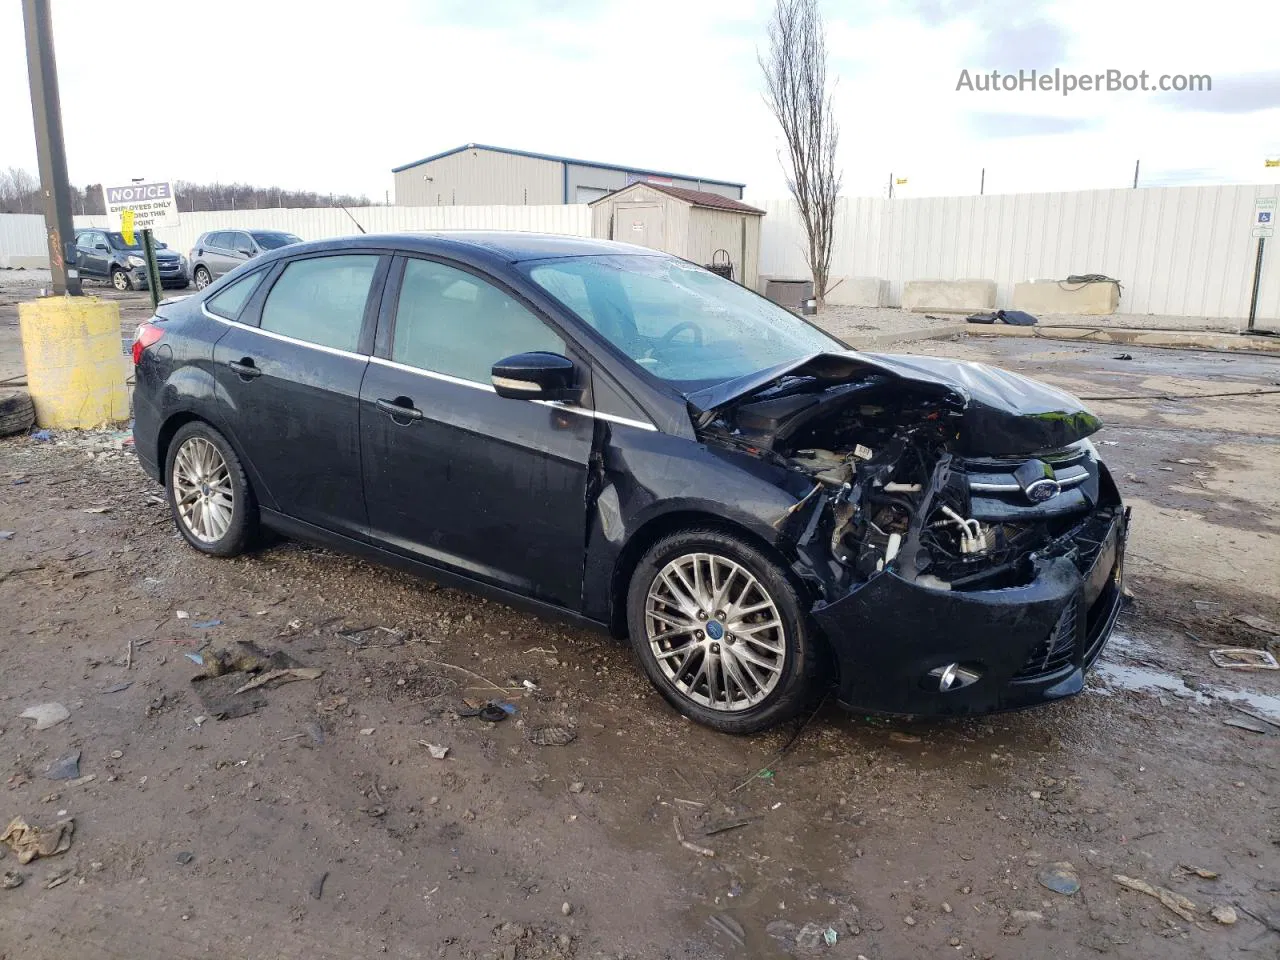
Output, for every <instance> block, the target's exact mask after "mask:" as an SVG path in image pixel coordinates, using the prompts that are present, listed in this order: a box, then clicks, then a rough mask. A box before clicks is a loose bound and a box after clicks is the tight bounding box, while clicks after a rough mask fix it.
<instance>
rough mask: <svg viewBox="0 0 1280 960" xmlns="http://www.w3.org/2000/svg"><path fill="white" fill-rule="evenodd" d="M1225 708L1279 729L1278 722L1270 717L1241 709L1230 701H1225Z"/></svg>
mask: <svg viewBox="0 0 1280 960" xmlns="http://www.w3.org/2000/svg"><path fill="white" fill-rule="evenodd" d="M1227 706H1228V707H1230V708H1231V709H1232V710H1236V711H1239V712H1240V713H1243V714H1244V715H1245V716H1246V717H1252V718H1253V719H1254V720H1261V721H1262V722H1263V723H1269V724H1271V726H1273V727H1277V728H1280V720H1273V719H1271V717H1268V716H1266V715H1265V714H1261V713H1254V712H1253V711H1252V710H1250V709H1248V708H1247V707H1242V706H1240V704H1238V703H1232V702H1231V701H1230V700H1228V701H1227Z"/></svg>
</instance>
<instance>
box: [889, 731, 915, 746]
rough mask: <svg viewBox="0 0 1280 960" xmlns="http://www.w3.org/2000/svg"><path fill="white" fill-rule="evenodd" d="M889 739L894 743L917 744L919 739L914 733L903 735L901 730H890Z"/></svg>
mask: <svg viewBox="0 0 1280 960" xmlns="http://www.w3.org/2000/svg"><path fill="white" fill-rule="evenodd" d="M889 739H890V740H892V741H893V742H894V743H919V742H920V738H919V737H917V736H916V735H915V734H914V733H903V732H902V731H901V730H891V731H890V732H889Z"/></svg>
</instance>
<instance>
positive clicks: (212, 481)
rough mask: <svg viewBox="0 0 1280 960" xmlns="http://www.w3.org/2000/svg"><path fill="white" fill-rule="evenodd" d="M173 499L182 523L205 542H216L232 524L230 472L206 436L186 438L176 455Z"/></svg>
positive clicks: (232, 502) (233, 493) (233, 508)
mask: <svg viewBox="0 0 1280 960" xmlns="http://www.w3.org/2000/svg"><path fill="white" fill-rule="evenodd" d="M173 501H174V503H175V504H177V507H178V518H179V519H180V520H181V521H182V525H183V526H184V527H186V528H187V530H188V531H190V532H191V535H192V536H194V537H195V538H196V539H197V540H199V541H201V542H202V543H217V542H218V541H219V540H221V539H222V538H223V537H224V536H226V534H227V530H229V529H230V527H231V517H232V514H233V513H234V512H235V503H236V494H235V488H234V487H233V486H232V485H231V471H230V470H229V469H228V467H227V461H226V460H224V459H223V457H222V454H221V453H220V452H219V451H218V448H217V447H216V446H214V445H213V443H212V442H210V441H209V440H206V439H205V438H204V437H192V438H191V439H189V440H187V442H186V443H184V444H183V445H182V446H181V447H180V448H179V449H178V453H177V456H175V457H174V458H173Z"/></svg>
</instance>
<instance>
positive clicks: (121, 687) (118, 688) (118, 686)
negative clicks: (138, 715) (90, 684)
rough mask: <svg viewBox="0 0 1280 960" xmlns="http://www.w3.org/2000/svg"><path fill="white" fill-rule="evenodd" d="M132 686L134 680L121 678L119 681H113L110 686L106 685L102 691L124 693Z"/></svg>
mask: <svg viewBox="0 0 1280 960" xmlns="http://www.w3.org/2000/svg"><path fill="white" fill-rule="evenodd" d="M132 686H133V681H132V680H121V681H120V682H119V683H113V684H112V685H111V686H109V687H104V688H103V690H102V692H103V693H123V692H124V691H125V690H128V689H129V688H130V687H132Z"/></svg>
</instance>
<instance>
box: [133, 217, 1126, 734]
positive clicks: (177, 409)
mask: <svg viewBox="0 0 1280 960" xmlns="http://www.w3.org/2000/svg"><path fill="white" fill-rule="evenodd" d="M133 358H134V363H135V365H136V368H137V389H136V392H135V397H134V403H135V410H136V426H135V431H134V432H135V437H136V446H137V451H138V457H139V459H140V460H141V462H142V465H143V467H144V468H145V469H146V471H147V472H148V473H149V474H150V475H151V476H152V477H153V478H155V479H156V480H159V481H161V482H163V483H164V485H165V488H166V490H167V493H168V498H169V503H170V505H171V507H172V510H173V515H174V518H175V521H176V523H177V527H178V530H179V531H180V532H181V534H182V536H183V537H185V538H186V540H187V541H188V542H189V543H190V544H191V545H192V546H193V547H195V548H196V549H197V550H201V551H203V552H205V553H209V554H214V555H217V556H232V555H234V554H237V553H240V552H241V551H243V550H245V549H246V548H248V547H249V546H250V545H251V544H252V543H253V541H254V538H255V535H256V534H257V532H258V530H259V528H260V527H261V526H266V527H270V528H272V529H274V530H276V531H279V532H281V533H283V534H285V535H287V536H293V537H299V538H305V539H309V540H314V541H319V542H321V543H325V544H328V545H330V546H333V547H336V548H338V549H341V550H346V551H350V552H353V553H359V554H362V555H364V556H367V557H371V558H374V559H376V560H379V561H382V562H385V563H387V564H393V565H396V566H400V567H403V568H406V569H409V570H412V571H417V572H420V573H423V574H425V575H427V576H429V577H432V578H434V579H437V580H443V581H445V582H450V583H454V584H457V585H461V586H464V587H466V588H468V589H471V590H474V591H476V592H481V593H485V594H488V595H490V596H494V597H496V598H498V599H500V600H503V601H506V602H510V603H512V604H516V605H521V606H526V607H533V608H535V609H538V610H541V611H546V612H551V613H555V614H556V615H559V616H562V617H567V618H569V619H571V620H575V621H578V622H581V623H585V624H592V625H597V626H602V627H605V628H608V629H610V630H611V631H613V632H614V633H615V634H617V635H619V636H629V637H630V639H631V643H632V645H633V646H634V648H635V651H636V654H637V656H638V657H639V659H640V662H641V664H642V665H643V667H644V669H645V672H646V673H647V674H648V675H649V678H650V680H651V681H652V682H653V683H654V685H655V686H656V687H657V689H658V690H659V691H661V693H662V695H663V696H664V697H666V698H667V700H668V701H670V702H671V703H672V704H673V705H674V706H675V707H676V708H677V709H679V710H680V711H682V712H683V713H685V714H686V715H687V716H689V717H692V718H693V719H696V720H699V721H701V722H703V723H706V724H709V725H711V726H713V727H716V728H718V729H720V730H724V731H730V732H740V733H744V732H751V731H755V730H760V729H763V728H765V727H768V726H770V725H772V724H775V723H777V722H779V721H781V720H783V719H785V718H786V717H789V716H792V715H794V714H795V713H796V712H797V711H798V710H801V709H802V708H803V707H804V705H805V704H806V703H808V702H810V701H811V700H812V698H813V697H814V695H815V694H816V693H819V692H820V691H822V690H824V689H828V688H831V687H834V688H835V690H836V691H837V696H838V699H839V700H840V701H841V702H842V703H844V704H845V705H847V706H850V707H855V708H857V709H859V710H869V711H878V712H885V713H906V714H933V715H946V714H952V715H954V714H966V713H975V712H985V711H992V710H1002V709H1014V708H1019V707H1026V706H1031V705H1034V704H1038V703H1043V702H1047V701H1052V700H1054V699H1057V698H1060V697H1064V696H1067V695H1069V694H1073V693H1077V692H1078V691H1080V690H1081V689H1082V687H1083V683H1084V673H1085V671H1086V670H1087V669H1088V668H1089V667H1090V666H1091V665H1092V663H1093V662H1094V660H1095V659H1096V658H1097V657H1098V655H1099V653H1100V652H1101V649H1102V646H1103V644H1104V643H1105V642H1106V640H1107V636H1108V634H1109V633H1110V631H1111V629H1112V626H1113V624H1114V621H1115V617H1116V614H1117V612H1118V610H1119V606H1120V603H1121V592H1122V590H1121V572H1122V568H1123V553H1124V544H1125V538H1126V530H1127V526H1128V516H1127V511H1126V510H1125V508H1124V507H1123V506H1122V504H1121V500H1120V497H1119V495H1118V492H1117V490H1116V486H1115V484H1114V483H1113V481H1112V479H1111V476H1110V475H1109V474H1108V472H1107V470H1106V468H1105V467H1104V466H1103V465H1102V463H1100V462H1099V460H1098V459H1097V456H1096V451H1095V450H1094V447H1093V445H1092V444H1091V443H1090V442H1089V440H1088V439H1087V437H1088V435H1089V434H1091V433H1093V432H1094V431H1096V430H1097V429H1098V428H1099V426H1100V424H1099V421H1098V420H1097V419H1096V418H1095V417H1094V416H1093V415H1092V414H1091V413H1089V411H1087V410H1086V409H1085V408H1084V407H1083V406H1082V405H1081V404H1080V402H1079V401H1078V400H1076V399H1075V398H1073V397H1071V396H1069V395H1067V394H1065V393H1062V392H1060V391H1058V390H1056V389H1053V388H1051V387H1049V386H1046V385H1045V384H1042V383H1038V382H1036V381H1033V380H1029V379H1026V378H1024V377H1021V376H1018V375H1015V374H1012V373H1008V372H1004V371H1001V370H997V369H994V368H990V367H986V366H982V365H979V364H971V363H960V362H955V361H950V360H941V359H931V358H927V357H914V356H892V355H880V354H869V353H857V352H854V351H852V350H850V349H849V348H848V347H847V346H846V345H845V344H843V343H840V342H839V341H837V340H835V339H833V338H832V337H830V336H829V335H827V334H825V333H823V332H822V331H821V330H819V329H818V328H816V327H814V326H812V325H810V324H809V323H807V322H806V321H804V320H802V319H801V318H799V317H796V316H794V315H793V314H791V313H788V312H787V311H785V310H782V309H781V308H779V307H777V306H775V305H774V304H772V303H770V302H768V301H767V300H764V299H763V298H761V297H758V296H756V295H755V294H754V293H752V292H750V291H749V290H747V289H745V288H743V287H741V286H738V285H737V284H735V283H733V282H731V281H729V280H725V279H722V278H721V277H718V276H716V275H715V274H712V273H710V272H708V271H706V270H703V269H702V268H700V267H697V266H694V265H692V264H690V263H687V262H684V261H682V260H678V259H676V258H673V257H670V256H667V255H665V254H661V253H657V252H655V251H652V250H648V249H643V248H639V247H633V246H630V245H626V244H620V243H612V242H604V241H598V240H585V239H577V238H570V237H555V236H539V235H532V234H518V233H452V234H441V235H434V236H433V235H403V236H362V237H358V238H355V237H353V238H348V239H342V240H328V241H322V242H316V243H306V244H301V245H296V246H289V247H286V248H284V249H281V250H278V251H274V252H272V253H268V254H265V255H264V256H262V257H259V258H257V259H255V260H253V261H252V262H250V263H247V264H245V265H243V266H242V267H240V268H238V269H236V270H234V271H232V272H231V273H229V274H227V275H226V276H225V277H223V278H221V279H220V280H218V281H216V282H215V283H214V284H212V285H211V286H210V287H208V289H206V290H203V291H202V292H200V293H199V294H197V295H196V296H193V297H187V298H184V299H182V300H180V301H176V302H172V303H169V304H165V305H162V306H161V308H160V310H159V312H158V314H157V316H156V317H155V318H154V319H153V320H151V321H150V322H148V323H146V324H144V325H143V326H141V327H140V328H139V330H138V333H137V336H136V339H135V342H134V348H133Z"/></svg>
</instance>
